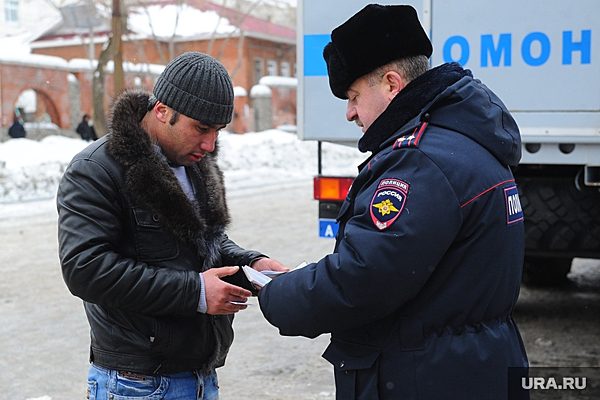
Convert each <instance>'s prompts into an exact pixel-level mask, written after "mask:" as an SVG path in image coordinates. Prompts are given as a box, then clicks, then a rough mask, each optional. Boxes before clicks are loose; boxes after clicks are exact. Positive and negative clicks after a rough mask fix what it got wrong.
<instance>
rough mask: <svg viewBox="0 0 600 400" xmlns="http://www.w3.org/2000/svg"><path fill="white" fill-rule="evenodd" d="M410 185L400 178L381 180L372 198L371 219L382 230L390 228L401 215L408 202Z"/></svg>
mask: <svg viewBox="0 0 600 400" xmlns="http://www.w3.org/2000/svg"><path fill="white" fill-rule="evenodd" d="M409 188H410V185H409V184H408V183H406V182H404V181H402V180H399V179H392V178H384V179H382V180H380V181H379V184H378V185H377V190H376V191H375V194H374V195H373V199H371V206H370V207H369V208H370V212H371V220H372V221H373V223H374V224H375V226H376V227H377V229H379V230H380V231H382V230H384V229H387V228H389V227H390V226H391V225H392V224H393V223H394V222H395V221H396V220H397V219H398V217H399V216H400V213H401V212H402V210H403V209H404V204H405V203H406V197H407V196H408V189H409Z"/></svg>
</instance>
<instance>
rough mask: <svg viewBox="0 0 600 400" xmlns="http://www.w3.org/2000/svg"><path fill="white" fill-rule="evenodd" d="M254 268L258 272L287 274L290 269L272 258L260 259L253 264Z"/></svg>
mask: <svg viewBox="0 0 600 400" xmlns="http://www.w3.org/2000/svg"><path fill="white" fill-rule="evenodd" d="M251 266H252V268H254V269H255V270H257V271H283V272H287V271H289V270H290V269H289V268H288V267H286V266H285V265H283V264H282V263H280V262H279V261H277V260H273V259H272V258H266V257H265V258H259V259H258V260H256V261H254V262H253V263H252V265H251Z"/></svg>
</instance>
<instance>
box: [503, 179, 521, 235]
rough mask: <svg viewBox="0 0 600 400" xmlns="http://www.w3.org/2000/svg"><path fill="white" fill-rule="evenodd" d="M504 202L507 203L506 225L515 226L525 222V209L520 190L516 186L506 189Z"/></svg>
mask: <svg viewBox="0 0 600 400" xmlns="http://www.w3.org/2000/svg"><path fill="white" fill-rule="evenodd" d="M504 200H505V203H506V224H507V225H510V224H514V223H515V222H519V221H523V219H524V216H523V209H522V208H521V200H520V199H519V190H518V189H517V187H516V186H514V185H513V186H510V187H507V188H505V189H504Z"/></svg>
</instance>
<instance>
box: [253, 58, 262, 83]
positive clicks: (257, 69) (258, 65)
mask: <svg viewBox="0 0 600 400" xmlns="http://www.w3.org/2000/svg"><path fill="white" fill-rule="evenodd" d="M262 77H263V60H262V59H261V58H255V59H254V83H255V84H256V83H258V81H259V80H260V78H262Z"/></svg>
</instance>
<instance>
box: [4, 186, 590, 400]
mask: <svg viewBox="0 0 600 400" xmlns="http://www.w3.org/2000/svg"><path fill="white" fill-rule="evenodd" d="M311 197H312V188H311V186H310V182H304V183H301V184H298V183H297V182H296V183H294V184H291V185H289V186H287V187H286V186H282V187H269V188H268V189H267V190H266V191H263V192H262V193H258V192H257V191H256V190H246V191H238V192H235V193H232V194H231V195H230V209H231V213H232V215H233V221H234V223H233V225H232V227H231V228H232V229H231V231H230V236H231V237H232V238H233V239H234V240H235V241H236V242H238V243H239V244H242V245H244V246H245V247H248V248H256V249H259V250H261V251H263V252H265V253H267V254H269V255H271V256H272V257H274V258H277V259H280V260H281V261H283V262H285V263H287V264H289V265H290V266H293V265H296V264H298V263H299V262H301V261H303V260H306V261H311V260H316V259H318V258H320V257H321V256H322V255H324V254H326V253H327V252H328V251H330V250H331V248H332V246H333V241H331V240H327V239H319V238H317V237H316V204H315V202H313V201H310V199H311ZM15 214H16V216H10V215H15ZM0 274H1V276H2V278H1V279H0V321H1V323H0V400H2V399H10V400H26V399H39V400H71V399H82V398H84V394H85V377H86V371H87V353H88V352H87V347H88V345H89V342H88V336H89V333H88V325H87V321H86V320H85V316H84V313H83V309H82V306H81V302H80V300H78V299H77V298H74V297H73V296H72V295H71V294H70V293H69V292H68V290H67V288H66V287H65V285H64V283H63V281H62V278H61V276H60V268H59V266H58V259H57V243H56V213H55V211H54V208H53V204H52V203H51V202H40V203H34V204H31V205H29V206H27V207H17V206H7V205H1V206H0ZM571 278H572V284H571V285H569V286H567V287H565V288H563V289H561V290H558V291H556V290H555V291H548V290H542V289H528V288H524V289H523V290H522V293H521V297H520V300H519V304H518V306H517V309H516V319H517V322H518V323H519V324H520V326H521V329H522V332H523V336H524V340H525V343H526V346H527V349H528V352H529V357H530V359H531V362H532V365H549V366H569V365H579V366H597V367H598V366H600V341H599V340H598V333H600V291H599V290H598V289H599V288H600V262H599V261H596V260H577V261H576V263H575V265H574V273H573V274H572V275H571ZM234 325H235V330H236V341H235V343H234V345H233V347H232V349H231V351H230V355H229V358H228V362H227V365H226V366H225V367H224V368H223V369H221V370H220V371H219V377H220V384H221V388H222V399H223V400H245V399H251V398H260V399H267V400H310V399H333V398H334V389H333V378H332V374H331V370H330V367H329V364H328V363H327V362H326V361H324V360H323V359H322V358H321V357H320V355H321V353H322V351H323V349H324V348H325V346H326V345H327V342H328V337H326V336H323V337H320V338H318V339H316V340H308V339H304V338H283V337H280V336H279V335H278V333H277V330H276V329H275V328H273V327H272V326H270V325H269V324H268V323H267V322H265V321H264V319H263V318H262V316H261V314H260V311H259V309H258V305H257V304H256V303H255V304H254V305H251V306H250V307H249V309H248V310H246V311H244V312H243V313H238V315H237V316H236V320H235V322H234Z"/></svg>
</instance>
